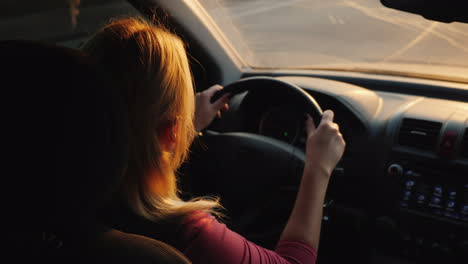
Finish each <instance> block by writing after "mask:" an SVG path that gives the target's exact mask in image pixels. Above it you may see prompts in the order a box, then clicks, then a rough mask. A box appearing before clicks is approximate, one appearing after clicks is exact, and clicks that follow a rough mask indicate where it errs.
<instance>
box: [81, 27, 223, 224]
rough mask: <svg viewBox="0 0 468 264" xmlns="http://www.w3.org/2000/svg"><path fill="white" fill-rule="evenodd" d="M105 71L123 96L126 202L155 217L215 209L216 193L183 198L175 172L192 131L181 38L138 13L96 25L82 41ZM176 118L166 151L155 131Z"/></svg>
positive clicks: (192, 106) (191, 98) (187, 70)
mask: <svg viewBox="0 0 468 264" xmlns="http://www.w3.org/2000/svg"><path fill="white" fill-rule="evenodd" d="M83 50H84V51H86V52H88V53H89V54H91V55H92V56H93V57H95V58H97V59H98V61H99V62H101V63H102V65H104V67H105V68H106V69H107V72H108V73H109V75H110V77H111V79H112V81H113V84H114V85H115V87H119V88H120V89H122V93H123V94H124V96H126V99H127V100H128V102H127V103H128V111H129V118H130V159H129V164H128V169H127V171H126V176H125V182H124V185H123V192H124V196H125V198H126V200H127V202H128V204H129V206H130V207H131V208H132V209H133V210H134V211H135V212H136V213H137V214H139V215H141V216H143V217H145V218H147V219H150V220H153V221H158V220H162V219H165V218H168V217H172V216H180V215H185V214H187V213H189V212H192V211H194V210H203V211H216V210H214V209H216V208H219V206H220V205H219V202H218V200H217V199H210V198H198V199H195V200H191V201H188V202H187V201H183V200H181V199H180V198H179V197H178V188H177V180H176V176H175V172H176V170H177V168H178V167H179V166H180V165H181V163H182V162H183V161H184V160H185V159H186V157H187V154H188V150H189V146H190V144H191V143H192V140H193V138H194V136H195V129H194V126H193V115H194V110H195V100H194V89H193V84H192V75H191V72H190V68H189V62H188V59H187V54H186V52H185V46H184V43H183V42H182V40H181V39H180V38H179V37H177V36H176V35H175V34H173V33H171V32H169V31H168V30H167V29H166V28H164V27H163V26H160V25H155V24H153V23H150V22H148V21H146V20H144V19H142V18H120V19H117V20H114V21H112V22H110V23H109V24H108V25H106V26H104V27H103V28H102V29H101V30H100V31H98V32H97V33H96V34H95V35H94V36H93V37H92V38H91V39H90V40H89V41H88V42H87V43H86V44H85V45H84V47H83ZM173 124H176V126H175V131H173V132H174V133H175V134H176V137H177V140H176V146H175V149H173V150H172V151H171V152H169V151H168V150H167V148H164V146H163V143H164V142H161V140H160V139H161V133H162V132H163V130H164V128H165V127H167V126H170V125H173Z"/></svg>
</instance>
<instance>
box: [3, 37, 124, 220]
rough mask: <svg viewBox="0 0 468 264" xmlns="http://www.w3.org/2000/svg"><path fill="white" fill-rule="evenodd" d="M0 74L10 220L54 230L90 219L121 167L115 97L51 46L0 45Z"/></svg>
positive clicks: (71, 53)
mask: <svg viewBox="0 0 468 264" xmlns="http://www.w3.org/2000/svg"><path fill="white" fill-rule="evenodd" d="M0 69H1V72H0V76H1V78H0V83H1V87H2V89H1V94H2V96H1V98H2V102H1V104H2V106H1V107H2V115H4V116H5V117H3V118H2V121H1V122H2V130H3V133H5V132H6V135H5V136H4V137H3V140H4V141H5V142H4V143H5V144H3V149H2V151H3V152H4V154H6V155H7V167H8V170H7V171H8V172H7V173H6V172H4V173H2V174H4V176H3V183H2V185H3V188H4V189H5V190H7V191H6V192H5V191H4V194H8V195H9V200H8V203H9V205H10V206H9V210H10V213H9V214H8V215H9V216H11V217H12V218H14V219H13V221H17V220H25V221H31V223H35V224H37V225H50V226H57V225H61V224H64V223H73V222H75V221H80V220H79V219H80V218H84V217H85V216H89V215H90V214H93V213H94V211H95V210H96V209H98V208H99V207H100V206H102V205H103V204H104V203H105V202H106V200H107V199H108V198H109V197H110V195H111V193H112V192H113V191H114V190H115V188H116V186H117V184H119V183H120V181H121V179H122V177H123V171H124V169H125V165H126V161H127V155H128V142H127V140H128V136H127V117H126V115H125V113H126V111H124V110H123V109H126V108H125V107H124V106H123V103H122V100H121V98H120V96H119V94H117V92H118V91H117V89H112V87H111V86H110V85H107V82H106V80H105V79H104V78H103V75H102V74H101V72H100V69H99V67H98V66H97V65H96V64H95V63H94V62H93V60H92V59H91V58H89V57H87V56H86V55H85V54H84V53H82V52H81V51H78V50H74V49H69V48H65V47H58V46H54V45H49V44H43V43H37V42H31V41H21V40H17V41H4V42H0ZM2 156H5V155H2ZM3 169H7V168H3ZM5 173H6V174H5Z"/></svg>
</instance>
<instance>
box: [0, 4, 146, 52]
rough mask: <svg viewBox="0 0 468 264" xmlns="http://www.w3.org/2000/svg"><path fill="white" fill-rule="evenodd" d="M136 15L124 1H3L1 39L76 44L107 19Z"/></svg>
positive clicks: (75, 45) (0, 6) (0, 11)
mask: <svg viewBox="0 0 468 264" xmlns="http://www.w3.org/2000/svg"><path fill="white" fill-rule="evenodd" d="M134 15H139V13H138V11H137V10H136V9H135V8H134V7H133V6H132V5H131V4H129V3H128V2H127V1H125V0H48V1H38V0H21V1H18V0H2V1H1V2H0V40H8V39H29V40H41V41H47V42H53V43H56V44H61V45H65V46H68V47H73V48H77V47H79V46H80V45H81V44H82V43H83V42H84V41H85V40H86V39H87V37H89V36H90V35H91V34H93V33H94V32H95V31H96V30H97V29H98V28H99V27H100V26H102V25H103V24H105V23H106V22H108V21H109V20H110V19H112V18H115V17H120V16H134Z"/></svg>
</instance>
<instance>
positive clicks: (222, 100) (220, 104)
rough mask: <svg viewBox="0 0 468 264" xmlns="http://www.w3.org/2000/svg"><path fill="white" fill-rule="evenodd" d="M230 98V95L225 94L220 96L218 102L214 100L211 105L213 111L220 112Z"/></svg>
mask: <svg viewBox="0 0 468 264" xmlns="http://www.w3.org/2000/svg"><path fill="white" fill-rule="evenodd" d="M230 97H231V94H230V93H227V94H225V95H223V96H221V97H220V98H219V99H218V100H216V101H215V102H214V103H213V107H214V109H216V110H221V109H222V108H223V107H224V106H225V105H226V104H227V103H228V102H229V100H230V99H231V98H230Z"/></svg>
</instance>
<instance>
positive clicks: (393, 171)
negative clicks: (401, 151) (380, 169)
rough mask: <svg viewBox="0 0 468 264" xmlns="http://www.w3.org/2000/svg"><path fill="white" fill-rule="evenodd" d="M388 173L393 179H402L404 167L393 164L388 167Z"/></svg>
mask: <svg viewBox="0 0 468 264" xmlns="http://www.w3.org/2000/svg"><path fill="white" fill-rule="evenodd" d="M387 173H388V175H390V176H392V177H401V176H402V175H403V167H401V165H400V164H396V163H395V164H392V165H390V166H388V169H387Z"/></svg>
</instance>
